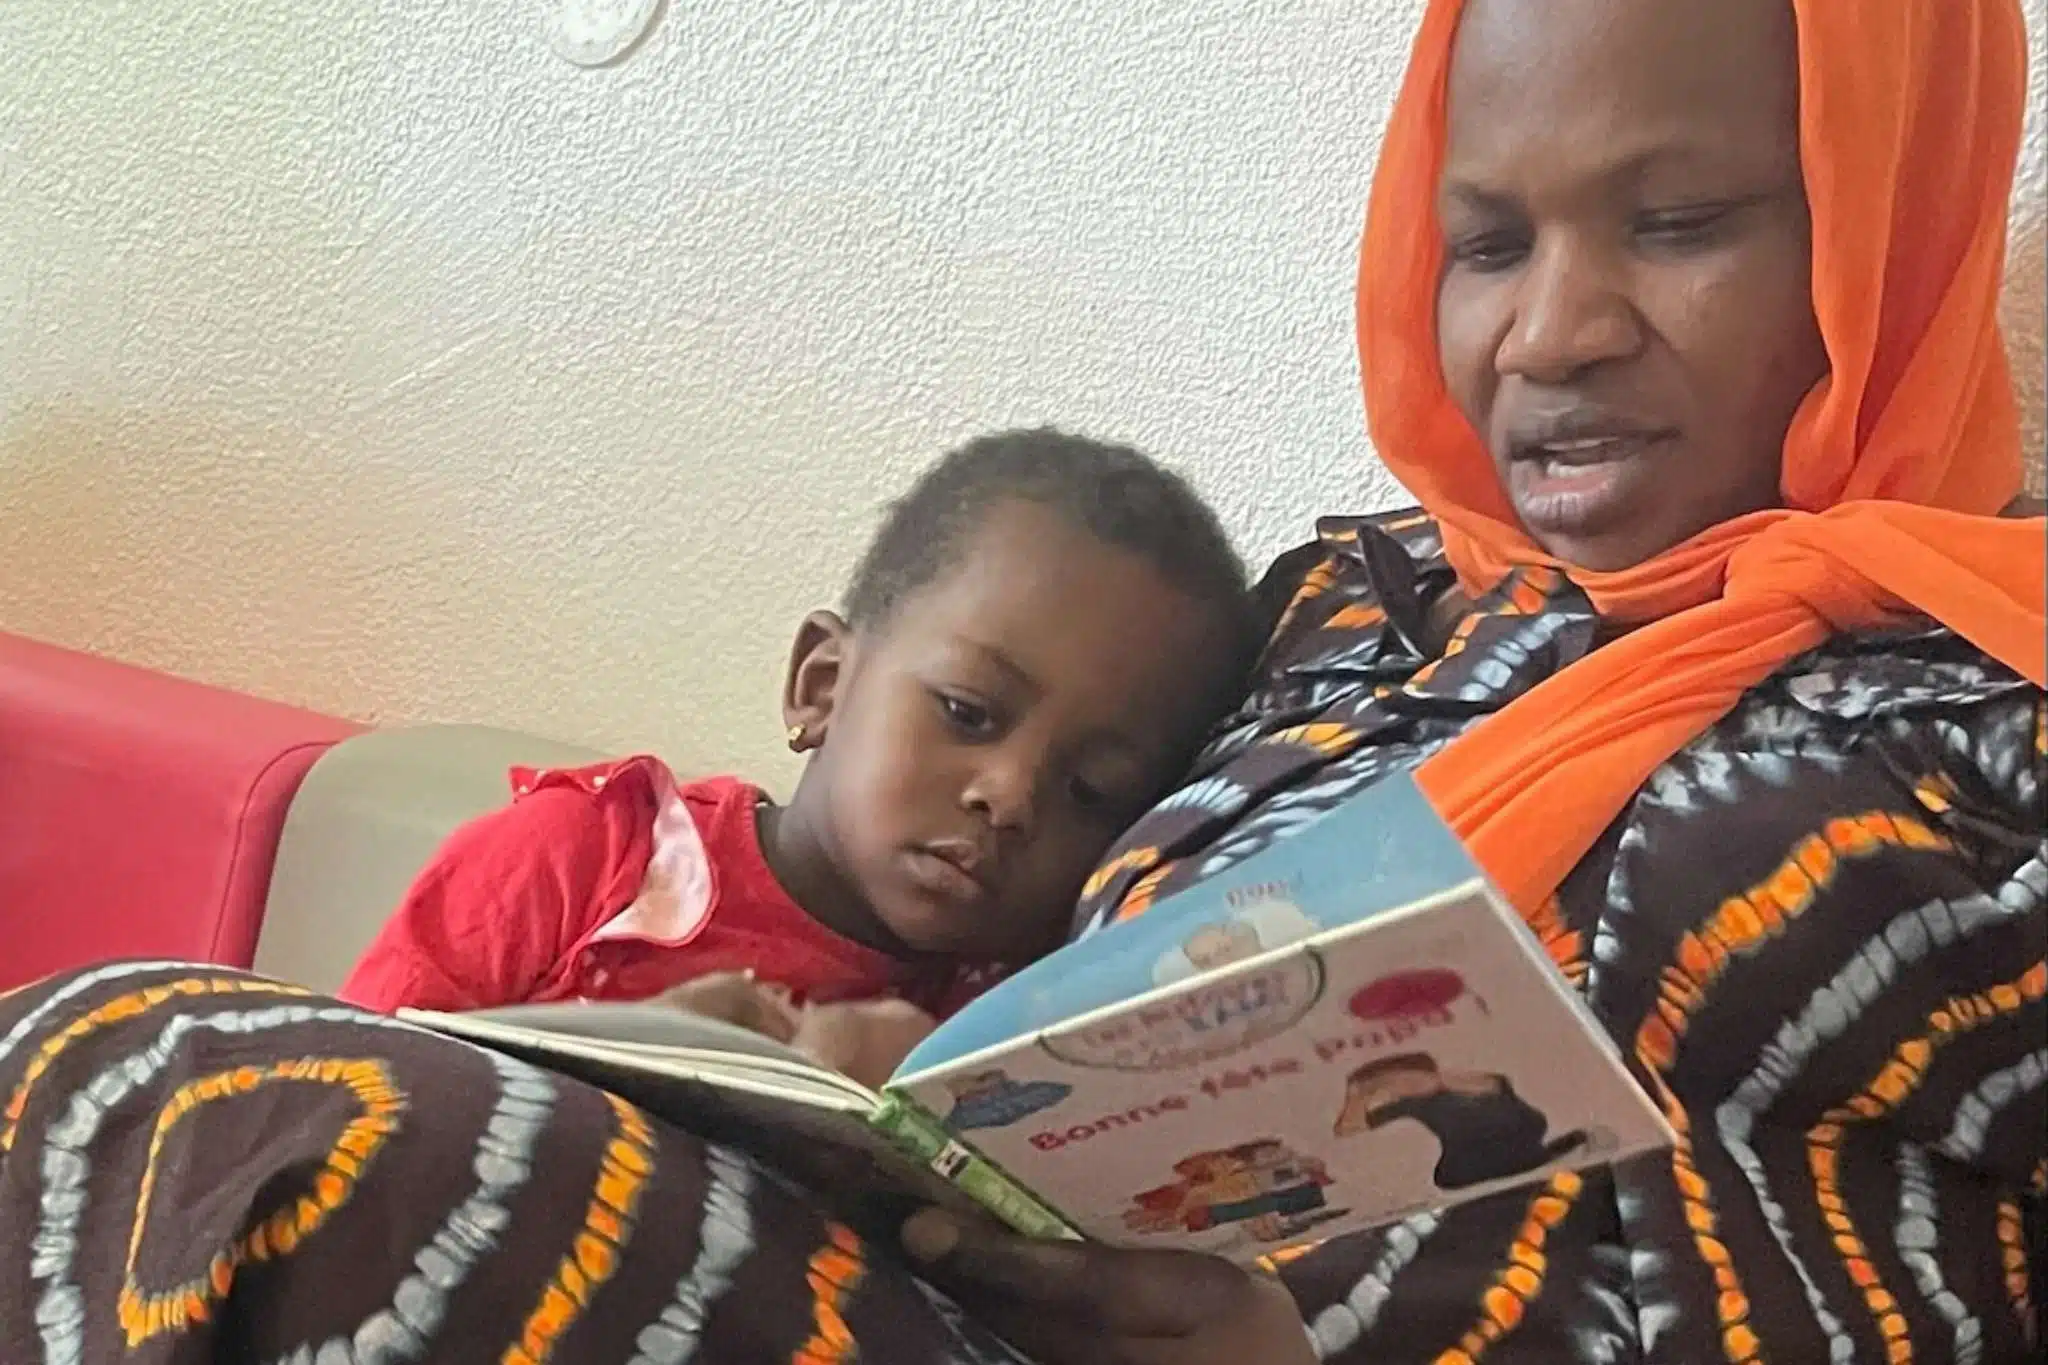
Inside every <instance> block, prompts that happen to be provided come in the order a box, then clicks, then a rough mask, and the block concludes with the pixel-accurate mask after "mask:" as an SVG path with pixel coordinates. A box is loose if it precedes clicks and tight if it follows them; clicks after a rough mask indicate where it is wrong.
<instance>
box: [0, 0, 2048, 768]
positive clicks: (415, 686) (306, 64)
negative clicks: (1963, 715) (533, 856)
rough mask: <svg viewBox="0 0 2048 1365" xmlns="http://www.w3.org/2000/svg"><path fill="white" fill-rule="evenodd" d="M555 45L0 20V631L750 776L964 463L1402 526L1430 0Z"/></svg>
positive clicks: (510, 2) (484, 35) (912, 11)
mask: <svg viewBox="0 0 2048 1365" xmlns="http://www.w3.org/2000/svg"><path fill="white" fill-rule="evenodd" d="M548 4H549V0H468V3H448V4H435V3H411V4H400V3H397V2H396V0H384V3H377V2H376V0H300V3H296V4H251V3H247V0H181V3H176V4H171V3H165V2H164V0H130V2H128V3H117V2H116V0H94V2H93V3H89V4H78V3H75V0H0V627H5V628H9V629H14V630H19V631H25V632H28V633H32V634H36V635H40V636H44V637H47V638H51V639H55V640H59V641H63V642H68V643H71V644H75V645H81V646H87V647H91V648H95V649H99V650H103V651H106V652H108V653H111V654H115V655H117V656H121V657H125V658H129V659H133V660H136V661H139V662H143V663H147V664H152V665H156V666H159V667H164V668H169V669H173V670H177V671H181V672H185V673H189V674H193V675H196V676H201V677H205V678H209V679H213V680H217V681H220V682H224V683H228V684H232V685H236V686H240V687H244V688H249V689H252V690H255V691H258V692H262V693H267V694H270V695H275V696H280V697H284V698H288V699H292V700H296V701H300V702H303V703H306V704H309V705H312V706H316V707H321V708H325V709H329V710H333V711H338V712H342V713H346V714H349V715H353V716H357V717H361V718H364V719H370V720H378V721H399V720H407V719H415V718H429V717H431V718H462V719H473V720H484V721H491V722H496V723H501V724H506V725H512V726H516V727H520V728H526V729H534V730H539V731H543V732H547V733H552V734H556V735H560V736H563V737H566V738H575V739H584V740H589V741H593V742H596V743H598V744H602V745H606V746H627V745H635V746H638V745H653V746H658V747H661V748H663V749H665V750H666V751H667V752H668V753H669V754H670V755H671V756H672V757H674V758H675V759H676V760H677V761H678V762H680V763H682V764H685V765H688V766H693V767H699V766H701V767H711V766H728V765H741V766H745V767H747V768H749V769H750V770H753V771H756V772H761V771H764V770H767V771H772V770H773V768H772V764H773V763H774V761H775V760H773V759H772V758H771V757H770V756H771V755H773V754H774V753H775V752H776V750H777V748H778V740H779V727H778V726H777V723H776V716H775V709H776V708H775V701H774V695H775V687H776V683H777V679H778V676H779V671H780V666H781V654H782V650H783V648H784V643H785V639H786V636H787V632H788V630H789V628H790V627H791V626H792V625H793V624H794V622H795V620H796V618H797V617H798V615H799V614H800V613H801V612H802V611H803V610H804V609H805V608H807V607H809V606H812V605H815V604H817V603H819V602H822V601H826V600H829V599H830V598H831V597H832V596H833V595H834V593H835V592H836V589H837V587H838V581H839V578H840V576H841V574H842V573H843V572H844V570H845V568H846V567H847V565H848V563H849V561H850V559H851V557H852V555H853V553H854V551H855V549H856V548H857V546H858V545H859V543H860V541H861V538H862V535H863V533H864V531H865V530H866V528H867V527H868V525H869V524H870V522H871V520H872V516H873V513H874V511H875V509H876V507H877V505H878V503H879V502H880V500H881V499H882V498H884V497H885V496H886V494H887V493H888V492H889V491H890V490H892V489H895V488H897V487H899V486H900V485H901V484H902V483H903V481H904V480H905V479H906V478H907V477H908V476H909V475H910V473H911V472H912V471H913V470H915V469H916V468H917V467H918V466H919V465H920V464H922V463H923V462H924V461H926V460H927V459H929V458H931V457H932V456H933V455H935V454H936V453H937V452H938V451H939V450H941V449H942V448H944V447H945V446H946V445H948V444H949V443H951V442H953V441H955V440H957V439H959V438H961V437H963V436H965V435H968V434H970V433H972V432H975V431H978V430H981V429H984V428H988V427H992V426H998V425H1004V424H1009V423H1014V422H1025V421H1038V420H1057V421H1060V422H1062V423H1064V424H1068V425H1071V426H1075V427H1079V428H1081V429H1084V430H1088V431H1091V432H1095V433H1098V434H1103V435H1110V436H1116V437H1122V438H1128V439H1134V440H1136V441H1138V442H1141V443H1142V444H1144V445H1146V446H1147V447H1149V448H1151V449H1153V450H1154V451H1156V452H1158V453H1160V454H1162V455H1164V456H1166V457H1168V458H1171V459H1173V460H1175V461H1178V462H1180V463H1182V464H1183V465H1184V466H1185V467H1187V468H1189V469H1190V470H1191V471H1192V472H1193V473H1194V474H1195V476H1196V478H1197V480H1198V482H1199V483H1200V484H1201V485H1202V487H1203V488H1204V489H1205V490H1206V491H1207V492H1208V493H1210V494H1211V495H1212V496H1213V497H1214V498H1215V499H1216V500H1218V502H1219V503H1220V504H1221V505H1222V506H1223V507H1224V508H1225V509H1226V511H1227V514H1228V517H1229V519H1230V521H1231V523H1232V524H1233V526H1234V527H1235V529H1236V530H1237V531H1239V532H1240V533H1241V535H1242V536H1243V538H1244V540H1245V542H1246V544H1247V546H1248V548H1249V549H1250V550H1252V551H1253V552H1254V553H1261V554H1262V553H1264V552H1267V551H1270V550H1273V549H1275V548H1278V547H1279V546H1281V545H1282V544H1285V543H1288V542H1290V541H1292V540H1294V539H1295V538H1297V537H1298V536H1300V535H1301V534H1302V532H1303V531H1304V530H1305V529H1306V527H1307V524H1308V522H1309V520H1310V518H1311V517H1312V516H1313V515H1314V514H1315V513H1317V512H1319V511H1329V510H1341V509H1347V508H1352V509H1355V508H1361V507H1366V506H1373V505H1380V504H1382V503H1384V502H1386V501H1387V500H1388V499H1389V498H1390V497H1391V496H1393V495H1392V493H1391V491H1390V489H1389V486H1388V484H1387V482H1386V480H1385V477H1384V475H1383V474H1382V473H1381V472H1380V471H1379V470H1378V469H1377V468H1376V467H1375V466H1373V465H1372V464H1371V463H1370V461H1369V459H1368V457H1367V454H1366V451H1365V447H1364V442H1363V437H1362V433H1361V422H1360V417H1359V412H1358V400H1357V396H1356V387H1355V382H1354V362H1353V357H1352V351H1351V337H1350V288H1351V278H1350V277H1351V271H1352V251H1353V242H1354V240H1355V234H1356V231H1357V226H1358V222H1359V216H1360V211H1361V206H1362V204H1363V202H1364V194H1365V188H1366V183H1367V179H1368V176H1369V173H1370V167H1371V161H1372V153H1373V147H1374V143H1375V141H1376V137H1377V128H1378V124H1379V121H1380V119H1381V118H1382V117H1383V114H1384V110H1385V107H1386V103H1387V101H1388V99H1389V98H1390V96H1391V93H1392V90H1393V88H1394V83H1395V81H1396V78H1397V75H1398V69H1399V64H1400V59H1401V56H1402V49H1403V44H1404V39H1405V34H1406V31H1407V28H1408V25H1409V23H1410V22H1411V20H1412V17H1413V15H1414V12H1415V10H1416V8H1417V5H1416V3H1415V0H1399V2H1398V3H1395V2H1392V0H1380V3H1377V4H1373V5H1360V4H1356V3H1351V2H1350V0H1117V3H1115V4H1106V3H1101V0H1069V2H1068V3H1049V0H1002V2H1001V3H998V0H957V2H955V3H945V4H932V3H923V2H921V0H747V3H717V4H710V3H701V2H700V0H672V3H671V5H670V9H669V13H668V14H667V15H666V17H665V20H664V21H663V24H662V26H661V27H660V28H659V29H658V30H657V31H656V33H655V34H654V36H653V37H652V39H651V40H650V41H649V42H648V43H647V44H646V45H645V46H644V47H643V48H642V49H641V50H639V51H638V52H637V53H636V54H634V55H633V56H632V57H631V58H629V59H628V60H627V61H626V62H625V63H623V64H622V65H620V66H618V67H616V68H613V69H610V70H602V71H585V70H580V69H576V68H573V67H571V66H568V65H566V64H564V63H563V62H561V61H560V60H559V59H557V58H555V57H554V56H553V55H552V54H551V53H550V52H549V51H548V49H547V47H546V45H545V43H544V41H543V39H542V26H541V18H542V15H543V13H544V12H545V11H546V9H547V8H548ZM2027 4H2028V12H2029V17H2030V20H2031V22H2032V25H2033V27H2034V30H2035V34H2036V46H2037V48H2038V46H2039V41H2040V40H2039V31H2040V27H2041V19H2042V13H2043V0H2027ZM2036 103H2037V104H2038V103H2039V101H2038V100H2037V101H2036ZM2042 166H2043V154H2042V142H2041V134H2040V130H2039V129H2038V128H2036V129H2035V130H2034V132H2033V135H2032V138H2031V140H2030V142H2029V162H2028V172H2027V177H2026V180H2025V188H2024V190H2023V203H2022V207H2021V209H2020V211H2019V220H2018V221H2019V222H2020V225H2021V232H2020V241H2021V242H2022V244H2023V247H2024V250H2025V253H2026V255H2025V261H2024V263H2023V264H2022V266H2021V268H2020V269H2018V270H2017V271H2016V272H2015V279H2016V284H2017V286H2018V288H2017V291H2016V304H2015V310H2014V317H2015V319H2016V320H2018V321H2019V322H2020V323H2022V324H2023V325H2021V326H2019V327H2018V332H2019V335H2018V336H2017V341H2018V351H2019V353H2020V355H2021V356H2022V357H2023V363H2022V368H2023V372H2024V373H2026V374H2028V375H2030V376H2032V377H2033V382H2032V384H2031V396H2030V413H2031V417H2032V420H2033V422H2034V430H2035V431H2036V432H2037V433H2038V430H2039V414H2040V409H2041V393H2040V385H2039V372H2040V369H2041V307H2042V304H2041V298H2042V292H2041V291H2042V268H2041V252H2042V244H2041V224H2042ZM2037 439H2038V438H2037Z"/></svg>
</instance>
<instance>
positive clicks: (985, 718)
mask: <svg viewBox="0 0 2048 1365" xmlns="http://www.w3.org/2000/svg"><path fill="white" fill-rule="evenodd" d="M932 695H933V696H935V697H937V698H938V702H939V709H940V710H941V711H944V712H945V713H946V719H947V720H948V721H950V722H952V725H953V727H954V728H955V729H957V730H959V731H960V732H961V733H962V734H966V735H972V736H974V737H976V738H980V737H982V736H985V735H987V734H988V733H989V732H990V731H992V730H994V729H995V724H996V718H995V715H994V713H993V712H991V711H990V710H989V709H988V708H987V707H986V706H983V705H982V704H981V703H979V702H975V701H969V700H968V699H967V698H965V697H956V696H954V695H952V694H951V693H948V692H935V693H933V694H932Z"/></svg>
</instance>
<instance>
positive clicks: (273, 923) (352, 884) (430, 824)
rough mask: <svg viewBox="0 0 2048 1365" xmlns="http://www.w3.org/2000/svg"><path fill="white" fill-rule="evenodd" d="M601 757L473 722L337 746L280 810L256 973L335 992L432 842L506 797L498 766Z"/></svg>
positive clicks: (378, 734)
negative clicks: (281, 822) (282, 813)
mask: <svg viewBox="0 0 2048 1365" xmlns="http://www.w3.org/2000/svg"><path fill="white" fill-rule="evenodd" d="M603 757H604V756H603V755H602V754H597V753H593V752H591V751H590V750H587V749H580V748H576V747H574V746H571V745H567V744H561V743H557V742H555V741H553V740H546V739H537V738H535V737H533V736H531V735H521V734H515V733H513V732H511V731H509V730H493V729H488V728H486V727H483V726H477V725H428V726H420V727H417V728H412V729H399V730H373V731H371V732H370V733H368V734H364V735H359V736H357V737H355V738H353V739H347V740H343V741H342V742H341V743H339V744H337V745H335V746H334V747H333V748H331V749H329V750H328V751H327V752H326V753H325V754H323V755H321V757H320V760H319V761H318V762H316V763H315V764H314V765H313V767H312V769H311V771H309V772H308V773H307V774H306V780H305V782H304V783H303V784H301V785H300V787H299V790H298V794H297V795H296V796H294V797H293V798H292V803H291V808H290V809H289V810H288V811H287V812H286V813H285V819H284V832H283V834H282V835H281V836H280V838H279V840H278V847H277V867H276V870H275V871H274V872H273V873H272V874H271V878H270V895H269V898H268V901H267V903H266V906H265V909H264V915H263V929H262V933H261V936H260V937H259V938H258V940H257V943H256V970H257V971H259V972H262V973H264V974H265V975H268V976H273V977H278V978H280V979H282V980H285V981H294V982H297V983H299V984H301V985H305V986H311V987H313V988H314V989H316V990H322V991H332V990H334V989H336V988H337V987H339V986H340V985H341V983H342V980H343V979H344V978H345V977H346V976H347V975H348V970H349V968H350V967H351V966H353V965H354V964H355V960H356V958H357V957H359V956H360V955H361V954H362V951H363V949H365V948H367V947H368V946H369V945H370V940H371V939H372V938H374V937H375V936H376V934H377V930H378V929H379V928H380V927H381V926H382V925H383V923H384V920H385V919H386V917H388V916H389V915H390V914H391V912H392V911H393V910H394V909H395V908H397V905H398V902H399V900H400V898H401V897H403V896H404V894H405V889H406V887H407V886H408V885H410V884H411V882H412V879H413V877H414V876H415V875H416V874H417V873H418V872H419V870H420V869H421V868H422V867H423V866H425V865H426V862H427V860H428V858H430V857H432V856H433V853H434V850H435V849H436V848H437V847H439V846H440V843H441V841H442V840H443V839H446V838H447V837H448V835H449V834H450V833H451V832H452V831H453V830H454V829H455V828H456V826H458V825H461V824H463V823H464V822H465V821H468V820H470V819H473V818H474V817H476V816H478V815H481V814H483V813H484V812H486V811H489V810H493V809H495V808H497V807H499V806H502V805H504V804H505V803H506V802H507V801H509V800H511V797H512V792H511V788H510V786H509V785H508V784H507V782H506V780H505V773H506V770H507V769H508V768H511V767H514V766H516V765H522V764H523V765H526V766H530V767H536V768H562V767H575V766H579V765H582V764H585V763H595V762H598V761H599V760H600V759H602V758H603Z"/></svg>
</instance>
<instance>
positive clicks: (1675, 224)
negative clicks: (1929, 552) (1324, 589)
mask: <svg viewBox="0 0 2048 1365" xmlns="http://www.w3.org/2000/svg"><path fill="white" fill-rule="evenodd" d="M1845 2H1847V0H1845ZM1797 60H1798V49H1797V40H1796V35H1795V32H1794V28H1793V19H1792V9H1791V5H1790V4H1789V3H1788V0H1546V3H1543V4H1530V3H1528V0H1470V3H1469V4H1468V5H1467V6H1466V11H1465V15H1464V18H1463V20H1462V23H1461V26H1460V29H1459V33H1458V39H1457V46H1456V49H1455V51H1454V53H1453V56H1452V65H1451V73H1450V85H1449V89H1448V115H1447V116H1448V128H1447V134H1448V136H1447V145H1446V150H1445V157H1444V170H1443V178H1442V182H1441V185H1440V187H1439V201H1438V213H1439V216H1440V220H1441V223H1442V231H1443V238H1444V262H1445V263H1444V273H1443V281H1442V284H1441V287H1440V289H1439V292H1438V298H1437V336H1438V347H1439V351H1440V355H1441V359H1442V364H1443V371H1444V379H1445V382H1446V384H1447V385H1448V387H1449V389H1450V393H1451V396H1452V398H1453V399H1454V400H1455V401H1456V402H1457V404H1458V406H1459V407H1460V408H1461V409H1462V410H1463V411H1464V413H1465V416H1466V417H1467V419H1468V420H1469V421H1470V422H1471V423H1472V425H1473V427H1474V428H1475V429H1476V430H1477V431H1478V432H1479V434H1480V436H1481V437H1482V438H1483V439H1484V440H1485V441H1486V443H1487V446H1488V448H1489V450H1490V451H1491V452H1492V455H1493V460H1494V465H1495V467H1496V468H1497V469H1498V470H1499V472H1500V477H1501V480H1502V483H1503V486H1504V487H1505V488H1506V490H1507V492H1508V496H1509V498H1510V499H1511V501H1512V502H1513V504H1514V507H1515V511H1516V513H1517V515H1519V516H1520V518H1521V520H1522V523H1523V526H1524V527H1525V528H1526V529H1527V530H1528V532H1529V534H1530V535H1531V536H1533V537H1534V538H1535V539H1536V541H1537V542H1538V543H1539V544H1541V545H1542V546H1543V547H1544V548H1545V549H1546V550H1548V551H1549V552H1550V553H1552V554H1554V555H1557V556H1558V557H1559V558H1561V559H1563V560H1566V561H1568V562H1570V563H1572V564H1576V565H1579V566H1581V567H1584V568H1589V569H1603V570H1612V569H1622V568H1627V567H1629V566H1631V565H1634V564H1639V563H1641V562H1642V561H1644V560H1646V559H1649V558H1652V557H1654V556H1655V555H1657V554H1659V553H1661V552H1662V551H1664V550H1667V549H1669V548H1671V547H1672V546H1674V545H1677V544H1678V543H1680V542H1681V541H1684V540H1687V539H1689V538H1690V537H1692V536H1693V535H1695V534H1697V533H1698V532H1700V531H1703V530H1705V529H1706V528H1707V527H1709V526H1712V525H1715V524H1716V523H1718V522H1722V521H1726V520H1727V519H1729V518H1730V517H1735V516H1740V515H1742V514H1743V513H1746V512H1754V511H1757V510H1759V509H1762V508H1765V507H1771V506H1775V505H1777V502H1778V470H1779V464H1780V459H1781V452H1782V450H1783V445H1784V437H1785V430H1786V427H1787V426H1788V425H1789V423H1790V422H1791V419H1792V415H1793V413H1794V411H1795V410H1796V409H1797V408H1798V406H1799V403H1800V400H1801V399H1802V398H1804V397H1805V395H1806V394H1807V393H1808V391H1810V390H1811V389H1812V388H1813V386H1814V384H1815V383H1816V382H1817V381H1819V380H1820V379H1821V378H1822V377H1823V376H1824V375H1825V373H1826V372H1827V356H1826V352H1825V351H1824V349H1823V348H1822V345H1821V339H1820V328H1819V325H1818V323H1817V322H1816V321H1815V319H1814V315H1813V303H1812V290H1811V288H1810V283H1809V268H1810V263H1811V242H1810V234H1809V222H1808V217H1807V208H1806V197H1805V190H1804V186H1803V184H1802V182H1801V179H1800V168H1799V111H1798V70H1797Z"/></svg>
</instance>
